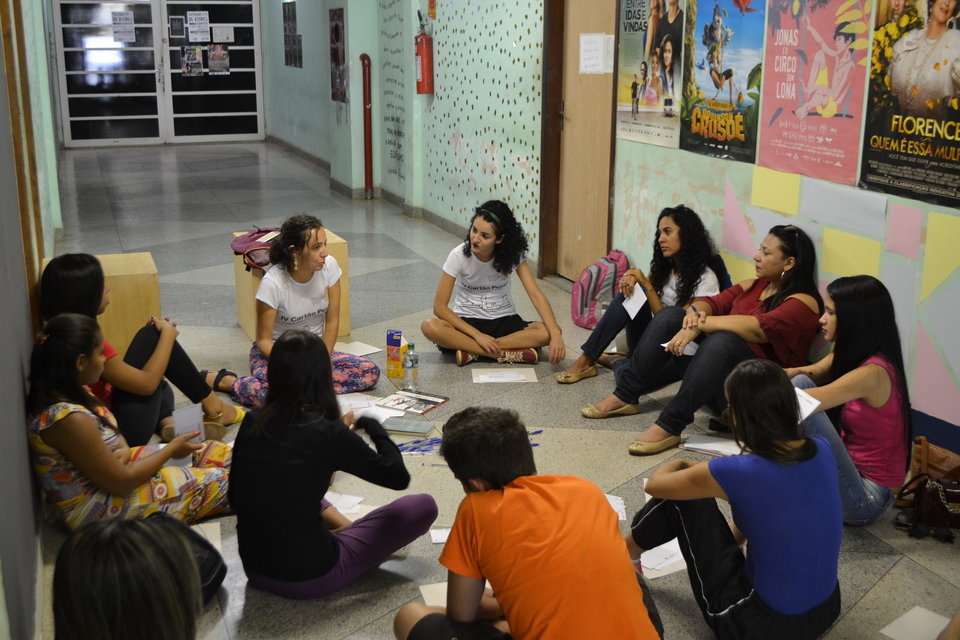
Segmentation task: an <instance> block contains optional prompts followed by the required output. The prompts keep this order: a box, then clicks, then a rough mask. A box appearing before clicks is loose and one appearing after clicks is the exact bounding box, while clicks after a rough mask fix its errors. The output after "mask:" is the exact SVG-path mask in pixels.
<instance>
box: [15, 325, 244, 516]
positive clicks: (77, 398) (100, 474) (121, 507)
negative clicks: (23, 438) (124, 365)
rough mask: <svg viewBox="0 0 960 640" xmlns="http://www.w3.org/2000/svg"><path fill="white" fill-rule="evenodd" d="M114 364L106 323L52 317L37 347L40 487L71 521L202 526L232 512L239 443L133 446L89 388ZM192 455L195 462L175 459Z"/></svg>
mask: <svg viewBox="0 0 960 640" xmlns="http://www.w3.org/2000/svg"><path fill="white" fill-rule="evenodd" d="M105 361H106V357H105V355H104V341H103V334H101V333H100V327H99V326H97V322H96V321H95V320H94V319H93V318H90V317H88V316H84V315H80V314H74V313H65V314H62V315H59V316H55V317H54V318H52V319H50V321H49V322H47V324H46V325H45V326H44V328H43V333H42V334H41V335H40V338H39V340H38V342H37V344H35V345H34V347H33V354H32V356H31V360H30V393H29V395H28V396H27V410H28V411H29V412H30V415H31V419H30V422H29V424H28V425H27V436H28V438H29V443H30V452H31V453H32V454H33V466H34V470H35V471H36V473H37V476H39V478H40V485H41V486H42V487H43V491H44V493H46V494H47V498H48V499H49V500H50V502H52V503H53V504H54V505H56V507H57V509H58V510H59V514H60V516H61V518H62V519H63V521H64V522H65V523H66V525H67V526H68V527H69V528H71V529H76V528H77V527H79V526H81V525H83V524H86V523H88V522H93V521H94V520H99V519H101V518H116V519H130V518H136V517H138V516H143V515H148V514H150V513H153V512H155V511H165V512H167V513H169V514H170V515H172V516H174V517H176V518H177V519H178V520H183V521H185V522H193V521H195V520H198V519H200V518H203V517H205V516H209V515H214V514H216V513H219V512H221V511H223V510H224V509H226V507H227V480H228V478H229V474H230V470H229V468H230V460H231V453H232V450H231V448H230V446H229V445H226V444H223V443H220V442H216V441H213V440H208V441H207V442H204V443H203V444H194V443H191V442H189V440H191V439H192V438H194V437H196V436H198V435H200V433H199V432H194V433H188V434H183V435H180V436H177V437H175V438H173V439H172V440H171V441H170V443H169V444H168V445H166V446H165V447H163V446H162V445H148V446H145V447H130V446H128V445H127V441H126V439H125V438H124V437H123V436H122V435H121V434H120V432H119V431H118V430H117V422H116V420H115V419H114V417H113V414H112V413H110V410H109V409H107V407H106V406H104V404H103V403H102V402H100V401H99V400H98V399H97V398H96V397H95V396H94V395H92V394H91V393H90V392H89V390H88V389H87V388H86V386H85V385H90V384H93V383H94V382H96V381H97V380H98V379H99V378H100V376H101V375H102V373H103V368H104V362H105ZM161 447H162V448H161ZM190 455H192V456H193V464H192V466H188V467H181V466H168V465H167V463H168V462H169V460H170V459H171V458H181V457H186V456H190Z"/></svg>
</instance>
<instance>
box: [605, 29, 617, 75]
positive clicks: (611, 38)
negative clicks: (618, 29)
mask: <svg viewBox="0 0 960 640" xmlns="http://www.w3.org/2000/svg"><path fill="white" fill-rule="evenodd" d="M616 46H617V36H615V35H612V34H605V35H604V36H603V72H604V73H613V57H614V56H615V55H616Z"/></svg>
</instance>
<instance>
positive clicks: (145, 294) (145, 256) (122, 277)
mask: <svg viewBox="0 0 960 640" xmlns="http://www.w3.org/2000/svg"><path fill="white" fill-rule="evenodd" d="M97 259H98V260H100V264H101V265H103V276H104V283H105V284H106V286H107V287H109V288H110V304H109V305H107V309H106V310H105V311H104V312H103V313H102V314H101V315H100V316H99V317H97V322H98V323H100V328H101V329H102V330H103V335H104V336H106V338H107V340H108V341H109V342H110V344H111V345H112V346H113V348H114V349H116V350H117V353H118V354H119V355H120V357H121V358H122V357H123V356H124V354H126V352H127V347H129V346H130V343H131V342H132V341H133V337H134V336H135V335H136V334H137V331H139V330H140V329H141V328H143V326H144V325H146V324H147V319H148V318H150V316H156V317H158V318H159V317H162V316H163V314H162V313H161V310H160V277H159V276H158V275H157V265H156V264H154V262H153V256H152V255H151V254H150V253H112V254H107V255H102V256H97ZM48 262H50V260H49V259H47V260H44V261H43V268H44V269H46V267H47V263H48Z"/></svg>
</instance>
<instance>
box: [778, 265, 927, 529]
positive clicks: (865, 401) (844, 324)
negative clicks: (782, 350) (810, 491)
mask: <svg viewBox="0 0 960 640" xmlns="http://www.w3.org/2000/svg"><path fill="white" fill-rule="evenodd" d="M824 308H825V309H826V311H825V312H824V314H823V317H821V318H820V326H821V327H822V330H823V333H824V338H825V339H826V340H827V341H828V342H833V343H834V345H835V346H834V349H833V352H832V353H830V354H828V355H827V356H826V357H825V358H824V359H823V360H821V361H820V362H817V363H816V364H813V365H810V366H806V367H795V368H790V369H787V370H786V371H787V375H788V376H790V377H791V378H793V385H794V386H795V387H797V388H800V389H805V390H806V391H807V393H809V394H810V395H811V396H813V397H814V398H815V399H817V400H819V401H820V406H819V407H818V408H817V412H816V413H814V414H813V415H811V416H810V417H808V418H807V420H806V421H805V424H806V428H807V431H808V433H810V434H811V435H813V434H816V435H821V436H823V437H824V438H826V439H827V441H828V442H829V443H830V446H831V447H832V448H833V456H834V458H835V459H836V462H837V471H838V472H839V475H840V494H841V498H842V501H843V517H844V521H845V522H846V523H847V524H852V525H858V526H863V525H868V524H870V523H872V522H875V521H876V520H877V519H879V518H880V517H881V516H882V515H883V514H884V513H886V512H887V510H888V509H889V508H890V506H891V505H892V504H893V502H894V499H895V497H896V492H897V491H898V490H899V488H900V486H901V485H902V484H903V481H904V476H905V473H906V469H907V454H908V450H909V443H910V440H911V438H912V423H911V419H910V397H909V394H908V392H907V385H906V376H905V375H904V370H903V355H902V352H901V349H900V334H899V333H898V332H897V322H896V317H895V314H894V310H893V301H892V300H891V299H890V293H889V292H888V291H887V288H886V287H884V286H883V284H882V283H881V282H880V281H879V280H877V279H876V278H874V277H872V276H853V277H848V278H839V279H837V280H834V281H833V282H832V283H830V285H828V286H827V295H826V296H825V297H824ZM837 426H839V429H837Z"/></svg>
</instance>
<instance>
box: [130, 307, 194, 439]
mask: <svg viewBox="0 0 960 640" xmlns="http://www.w3.org/2000/svg"><path fill="white" fill-rule="evenodd" d="M159 342H160V332H159V331H157V328H156V327H154V326H153V325H152V324H148V325H147V326H145V327H143V328H142V329H140V331H138V332H137V335H135V336H134V337H133V341H132V342H131V343H130V347H129V348H127V353H126V355H124V356H123V361H124V362H126V363H127V364H129V365H130V366H131V367H134V368H136V369H143V367H144V366H145V365H146V364H147V360H149V359H150V356H152V355H153V352H154V351H156V350H157V344H158V343H159ZM163 374H164V376H165V377H166V378H168V379H169V380H170V382H172V383H173V384H174V386H176V387H177V389H180V391H182V392H183V394H184V395H185V396H187V397H188V398H189V399H190V402H200V401H201V400H203V399H204V398H206V397H207V396H208V395H210V386H209V385H208V384H207V381H206V380H204V379H203V377H202V376H201V375H200V372H199V371H197V367H196V366H194V364H193V361H191V360H190V356H188V355H187V352H186V351H184V350H183V347H181V346H180V343H179V342H177V341H174V342H173V348H172V349H171V350H170V360H169V361H168V362H167V369H166V371H164V372H163ZM172 413H173V389H171V388H170V385H169V384H167V381H166V380H161V381H160V384H159V385H158V386H157V388H156V389H155V390H154V391H153V393H151V394H150V395H146V396H138V395H136V394H133V393H130V392H128V391H123V390H122V389H118V388H116V387H114V388H113V415H114V416H115V417H116V418H117V426H118V427H119V428H120V433H122V434H123V437H124V438H126V440H127V444H129V445H130V446H131V447H138V446H142V445H145V444H147V442H149V441H150V436H152V435H153V434H154V432H155V431H156V429H157V424H158V423H159V422H160V420H162V419H163V418H166V417H168V416H170V415H171V414H172Z"/></svg>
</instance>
